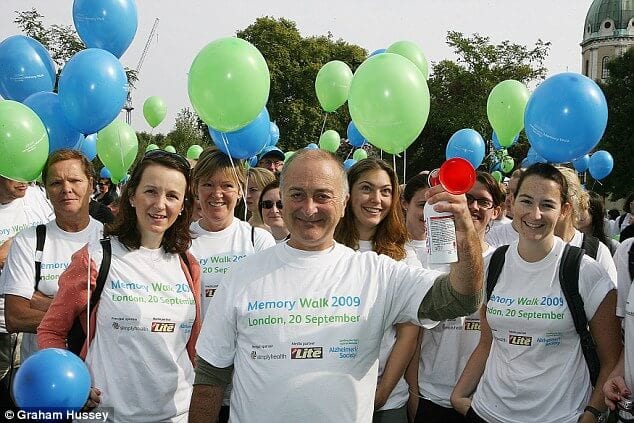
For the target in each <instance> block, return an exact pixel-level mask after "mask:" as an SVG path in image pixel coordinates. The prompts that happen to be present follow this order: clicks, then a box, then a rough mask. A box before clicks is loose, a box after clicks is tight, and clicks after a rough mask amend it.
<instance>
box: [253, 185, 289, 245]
mask: <svg viewBox="0 0 634 423" xmlns="http://www.w3.org/2000/svg"><path fill="white" fill-rule="evenodd" d="M282 207H283V206H282V197H281V195H280V182H279V181H278V180H275V181H273V182H271V183H270V184H268V185H267V186H265V187H264V188H262V193H261V194H260V201H259V203H258V213H259V214H260V217H261V219H262V221H263V222H264V224H265V225H266V226H267V227H268V228H269V229H270V232H271V235H273V238H274V239H275V243H276V244H279V243H280V242H284V241H286V240H287V239H288V236H289V232H288V228H287V227H286V223H284V219H283V218H282Z"/></svg>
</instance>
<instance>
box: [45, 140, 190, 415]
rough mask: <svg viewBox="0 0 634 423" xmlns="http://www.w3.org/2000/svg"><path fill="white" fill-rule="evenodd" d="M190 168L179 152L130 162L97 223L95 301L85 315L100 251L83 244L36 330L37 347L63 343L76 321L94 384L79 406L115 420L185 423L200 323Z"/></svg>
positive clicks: (156, 153) (150, 154)
mask: <svg viewBox="0 0 634 423" xmlns="http://www.w3.org/2000/svg"><path fill="white" fill-rule="evenodd" d="M189 173H190V169H189V163H188V162H187V161H186V160H185V159H184V158H183V157H181V156H179V155H177V154H173V153H168V152H165V151H161V150H154V151H151V152H148V153H147V154H146V155H145V156H144V157H143V159H141V160H140V161H139V162H138V163H137V165H136V166H135V168H134V170H133V171H132V175H131V177H130V180H129V181H128V183H127V184H126V185H125V188H124V190H123V194H122V196H121V206H120V210H119V214H118V215H117V219H116V221H115V224H114V225H113V226H112V227H107V228H106V233H107V234H108V235H110V246H111V262H110V266H109V269H108V273H107V276H106V281H105V284H104V286H103V292H102V293H101V296H100V300H99V303H98V304H97V306H95V307H91V308H90V316H87V301H88V298H90V295H91V293H92V292H93V290H94V289H95V287H96V279H97V276H98V274H99V271H100V270H101V269H100V266H101V262H102V259H103V257H104V250H103V249H102V247H101V244H100V243H96V244H95V243H91V244H89V245H87V246H86V247H84V248H82V249H81V250H79V251H78V252H76V253H75V254H73V258H72V260H71V263H70V265H69V266H68V268H67V270H66V271H65V272H64V273H62V275H61V276H60V279H59V281H60V282H59V291H58V293H57V296H56V297H55V299H54V300H53V303H52V304H51V306H50V308H49V310H48V312H47V313H46V315H45V316H44V319H43V320H42V323H41V324H40V326H39V327H38V345H39V347H40V348H50V347H56V348H65V347H66V343H67V338H68V335H69V332H70V330H71V327H72V325H73V322H74V320H75V318H76V317H79V318H80V320H81V322H82V326H83V328H84V331H85V332H87V337H86V341H85V342H84V345H83V347H82V349H81V352H80V356H81V357H82V358H83V359H84V360H85V361H86V365H87V366H88V369H89V370H90V373H91V375H92V383H93V388H92V390H91V394H90V398H89V401H88V403H87V406H99V407H104V408H106V407H107V408H110V409H114V410H116V414H115V416H114V421H121V422H134V421H139V422H140V421H173V422H185V421H187V416H188V408H189V399H190V397H191V392H192V384H193V381H194V372H193V362H194V359H195V350H194V347H195V344H196V340H197V337H198V333H199V331H200V323H201V315H200V267H199V265H198V261H197V260H196V259H195V258H194V257H193V256H192V255H191V254H190V253H188V252H187V250H188V249H189V247H190V245H191V236H190V232H189V220H190V215H191V207H192V199H191V196H190V195H188V193H189V191H188V188H189V179H190V176H189ZM106 245H107V244H106ZM106 251H107V250H106ZM106 254H107V252H106ZM98 269H99V270H98ZM88 275H90V280H87V277H88ZM88 286H89V287H90V288H88ZM88 319H89V321H87V320H88ZM87 328H89V330H86V329H87ZM122 357H124V359H122Z"/></svg>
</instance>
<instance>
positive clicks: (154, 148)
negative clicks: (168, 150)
mask: <svg viewBox="0 0 634 423" xmlns="http://www.w3.org/2000/svg"><path fill="white" fill-rule="evenodd" d="M158 149H159V146H158V145H156V144H148V146H147V147H145V152H146V153H147V152H148V151H152V150H158Z"/></svg>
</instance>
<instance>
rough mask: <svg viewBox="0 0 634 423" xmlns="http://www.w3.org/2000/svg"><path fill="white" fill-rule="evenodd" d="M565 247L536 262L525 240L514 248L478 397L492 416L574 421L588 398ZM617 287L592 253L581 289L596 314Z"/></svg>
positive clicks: (501, 283)
mask: <svg viewBox="0 0 634 423" xmlns="http://www.w3.org/2000/svg"><path fill="white" fill-rule="evenodd" d="M564 246H565V243H564V242H563V241H562V240H561V239H560V238H557V237H555V243H554V246H553V248H552V250H551V251H550V252H549V253H548V255H547V256H546V257H544V258H543V259H542V260H540V261H538V262H535V263H529V262H526V261H524V260H523V259H522V258H521V257H520V256H519V254H518V252H517V243H514V244H511V246H510V247H509V249H508V251H507V253H506V259H505V264H504V268H503V269H502V273H501V274H500V277H499V279H498V282H497V285H496V286H495V289H494V291H493V293H492V295H491V298H490V299H489V301H488V303H487V321H488V323H489V326H490V327H491V331H492V335H493V343H492V345H491V351H490V353H489V357H488V359H487V362H486V367H485V369H484V374H483V376H482V379H481V380H480V383H479V385H478V387H477V389H476V392H475V394H474V395H473V402H472V404H471V405H472V407H473V409H474V411H475V412H476V413H477V414H478V415H479V416H480V417H482V418H483V419H485V420H486V421H488V422H491V423H497V422H507V423H514V422H518V423H519V422H543V423H549V422H552V423H555V422H557V423H573V422H577V420H578V418H579V416H581V414H583V409H584V407H585V406H586V405H587V403H588V399H589V398H590V394H591V390H592V386H591V384H590V374H589V372H588V366H587V364H586V361H585V359H584V357H583V352H582V349H581V344H580V341H579V335H578V334H577V332H576V331H575V327H574V323H573V321H572V317H571V315H570V311H569V309H568V306H567V304H566V300H565V299H564V296H563V293H562V291H561V285H560V282H559V262H560V261H561V254H562V252H563V249H564ZM488 264H489V260H488V259H487V260H486V261H485V266H486V267H487V268H488ZM614 288H615V287H614V283H613V282H612V280H611V279H610V277H609V276H608V274H607V273H606V272H605V270H604V269H603V268H602V267H601V266H600V265H598V264H597V262H595V261H594V260H592V259H591V258H590V257H587V256H584V257H583V259H582V262H581V268H580V271H579V293H580V294H581V297H582V299H583V302H584V309H585V312H586V317H587V319H588V321H590V320H591V319H592V317H593V316H594V313H595V312H596V310H597V308H598V307H599V304H600V303H601V302H602V301H603V299H604V297H605V296H606V294H607V293H608V292H609V291H610V290H612V289H614Z"/></svg>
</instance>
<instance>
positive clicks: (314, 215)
mask: <svg viewBox="0 0 634 423" xmlns="http://www.w3.org/2000/svg"><path fill="white" fill-rule="evenodd" d="M280 183H281V187H280V188H281V189H280V190H281V193H282V203H283V205H284V207H283V209H282V213H283V216H284V221H285V222H286V225H287V227H288V229H289V231H290V239H289V241H288V242H286V243H282V244H278V245H277V246H275V247H272V248H269V249H267V250H265V251H263V252H260V253H258V254H255V255H253V256H250V257H247V258H245V259H244V260H243V261H241V262H240V263H237V264H236V265H235V266H234V267H233V268H232V270H231V271H230V273H229V274H228V275H227V280H226V281H225V283H223V284H222V285H221V286H220V287H219V288H218V291H217V293H216V296H215V297H214V299H213V301H212V303H211V305H210V307H209V310H208V312H207V315H206V317H205V320H204V324H203V329H202V332H201V336H200V338H199V341H198V344H197V347H196V349H197V353H198V358H197V369H196V380H195V387H194V392H193V395H192V400H191V405H190V415H189V418H190V422H213V421H215V419H216V418H217V415H218V410H219V408H220V402H221V400H222V395H223V391H224V389H225V386H226V385H227V384H228V383H229V382H230V381H231V380H233V387H234V388H233V389H234V390H233V392H232V395H231V418H232V421H239V422H242V421H247V422H250V421H258V422H267V421H271V422H273V421H275V422H278V421H302V422H313V421H314V422H324V421H345V422H368V421H371V420H372V412H373V408H374V392H375V389H376V381H377V370H378V356H379V344H380V341H381V338H382V335H383V333H384V332H385V330H386V328H387V327H390V326H392V325H393V324H395V323H401V322H413V323H416V324H419V325H421V324H423V323H425V322H429V320H430V319H431V320H442V319H447V318H451V317H456V316H462V315H467V314H470V313H472V312H473V311H475V310H476V309H477V307H478V305H479V303H480V291H481V287H482V277H483V276H482V258H481V257H482V256H481V251H480V243H479V241H478V239H477V235H476V232H475V230H474V227H473V223H472V221H471V216H470V214H469V210H468V208H467V204H466V200H465V197H464V196H455V195H451V194H448V193H447V192H444V191H443V190H442V188H440V187H435V188H432V189H431V190H430V197H429V199H428V201H429V202H430V203H432V204H436V203H438V202H439V201H443V200H444V201H446V203H444V205H441V204H437V205H436V207H437V208H438V210H442V211H450V212H453V213H454V214H455V218H456V232H457V234H456V235H457V241H458V250H459V259H460V260H459V262H458V263H456V264H454V265H452V269H451V273H450V274H441V273H438V272H434V271H429V270H424V269H421V268H410V267H408V266H407V265H405V264H403V263H399V262H396V261H394V260H392V259H390V258H388V257H386V256H378V255H376V254H375V253H372V252H367V253H358V252H354V251H353V250H352V249H349V248H347V247H345V246H343V245H341V244H338V243H336V242H335V241H334V239H333V234H334V231H335V227H336V225H337V223H338V221H339V219H340V218H341V217H342V216H343V214H344V210H345V205H346V202H347V201H348V186H347V180H346V174H345V171H344V170H343V167H342V166H341V164H340V163H339V162H338V160H337V159H336V157H335V156H333V155H331V154H330V153H327V152H324V151H321V150H303V151H301V152H298V153H296V154H295V155H294V156H293V157H292V158H291V159H290V160H289V161H288V162H287V164H286V165H285V166H284V169H283V171H282V174H281V180H280ZM234 368H235V372H234V373H233V379H232V371H233V369H234Z"/></svg>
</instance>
